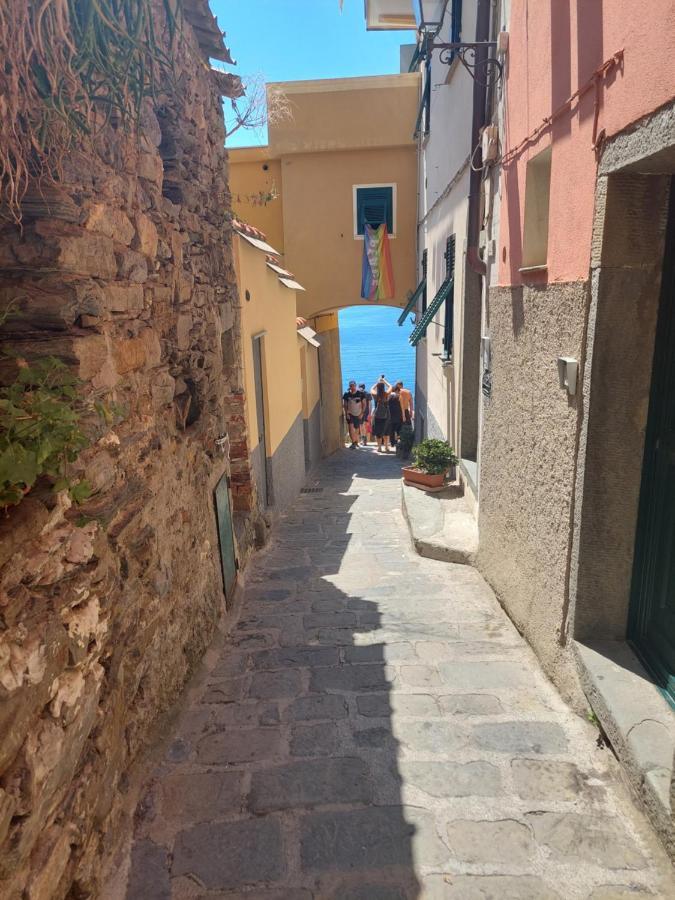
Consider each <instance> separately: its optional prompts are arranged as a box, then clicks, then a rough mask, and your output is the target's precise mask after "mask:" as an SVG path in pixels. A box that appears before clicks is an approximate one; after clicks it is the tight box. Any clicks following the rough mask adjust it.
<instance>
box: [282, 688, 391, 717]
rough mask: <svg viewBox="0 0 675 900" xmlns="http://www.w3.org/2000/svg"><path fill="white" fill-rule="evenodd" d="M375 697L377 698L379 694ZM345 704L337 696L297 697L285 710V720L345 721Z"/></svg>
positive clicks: (342, 699)
mask: <svg viewBox="0 0 675 900" xmlns="http://www.w3.org/2000/svg"><path fill="white" fill-rule="evenodd" d="M375 696H377V697H379V696H380V695H379V694H376V695H375ZM347 713H348V710H347V702H346V700H345V699H344V697H340V696H339V695H338V694H314V695H312V696H310V697H298V699H297V700H294V701H293V702H292V703H291V704H290V706H289V707H288V709H287V710H286V718H288V719H290V720H291V721H312V720H314V719H329V720H330V721H335V720H336V719H345V718H346V717H347Z"/></svg>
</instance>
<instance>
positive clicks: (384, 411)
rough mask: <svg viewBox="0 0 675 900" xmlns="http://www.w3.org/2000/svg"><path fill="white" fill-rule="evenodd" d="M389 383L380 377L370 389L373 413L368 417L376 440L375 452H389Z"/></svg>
mask: <svg viewBox="0 0 675 900" xmlns="http://www.w3.org/2000/svg"><path fill="white" fill-rule="evenodd" d="M390 387H391V385H389V384H388V383H387V382H386V381H384V380H383V379H381V380H380V381H378V382H377V384H374V385H373V386H372V388H371V390H370V393H371V394H372V395H373V413H372V416H371V419H370V423H371V429H372V432H373V435H374V437H375V440H376V441H377V452H378V453H382V448H383V447H384V452H385V453H389V388H390Z"/></svg>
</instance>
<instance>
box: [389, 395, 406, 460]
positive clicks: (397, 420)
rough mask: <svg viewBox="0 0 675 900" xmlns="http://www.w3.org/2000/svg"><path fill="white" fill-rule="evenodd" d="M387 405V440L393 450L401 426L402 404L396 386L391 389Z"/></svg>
mask: <svg viewBox="0 0 675 900" xmlns="http://www.w3.org/2000/svg"><path fill="white" fill-rule="evenodd" d="M387 404H388V406H389V438H390V441H391V446H392V449H393V450H395V449H396V442H397V441H398V437H399V435H400V433H401V428H402V426H403V403H402V401H401V394H400V389H399V388H398V386H394V387H393V388H392V389H391V391H390V393H389V400H388V401H387Z"/></svg>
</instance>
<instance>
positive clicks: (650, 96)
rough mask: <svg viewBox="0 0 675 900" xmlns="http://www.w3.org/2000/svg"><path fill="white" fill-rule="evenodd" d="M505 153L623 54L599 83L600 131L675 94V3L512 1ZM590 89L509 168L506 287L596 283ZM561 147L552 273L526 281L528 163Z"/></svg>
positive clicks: (615, 128)
mask: <svg viewBox="0 0 675 900" xmlns="http://www.w3.org/2000/svg"><path fill="white" fill-rule="evenodd" d="M509 36H510V37H509V41H510V43H509V51H508V61H507V67H506V76H505V128H504V136H503V146H502V155H503V156H506V154H508V153H509V151H510V150H512V149H514V148H516V147H517V146H518V145H519V144H520V143H521V141H523V140H524V139H525V138H526V137H528V135H530V134H532V132H533V131H534V130H535V129H536V128H537V127H538V126H540V125H541V123H542V121H543V120H544V119H545V118H546V117H548V116H550V115H551V113H552V112H553V111H554V110H556V109H557V108H558V107H560V105H561V104H563V103H564V101H565V100H567V98H568V97H570V96H571V95H572V94H573V93H574V92H575V91H576V90H577V89H578V88H580V87H581V86H582V85H584V84H585V83H586V82H587V81H588V80H589V79H590V78H591V76H592V75H593V72H594V71H595V70H596V69H597V68H598V67H599V66H601V65H602V64H603V63H604V62H605V61H606V60H608V59H610V58H611V57H612V56H613V55H614V54H615V53H617V52H619V51H623V59H622V62H621V64H620V65H618V66H616V67H614V68H613V69H611V70H610V71H609V73H608V74H607V75H605V76H604V77H603V78H601V79H600V82H599V93H598V96H599V103H598V111H597V126H596V127H597V133H599V134H601V133H602V132H603V131H604V134H605V136H606V137H608V138H609V137H612V136H613V135H615V134H616V133H617V132H619V131H622V130H623V129H625V128H626V127H627V126H628V125H630V124H631V123H632V122H635V121H636V120H638V119H640V118H641V117H643V116H644V115H646V114H648V113H650V112H652V111H654V110H656V109H658V108H659V107H660V106H663V105H664V104H665V103H667V102H668V101H670V100H672V98H673V96H675V0H644V2H641V3H636V2H635V0H511V19H510V23H509ZM595 118H596V91H595V89H591V90H589V91H588V92H587V93H585V94H584V95H583V96H582V97H581V98H580V99H579V100H577V101H575V102H574V103H572V105H571V106H570V107H569V108H568V109H567V110H566V111H565V112H563V114H562V115H560V116H559V117H557V118H556V120H555V122H554V123H553V124H552V125H551V126H550V127H549V128H547V129H545V130H544V131H543V132H542V133H541V134H540V135H539V136H538V138H536V139H535V140H534V141H533V142H532V143H531V144H529V145H528V146H527V147H525V148H524V149H523V151H522V152H520V153H519V154H518V155H516V156H515V158H513V159H512V160H511V161H510V162H508V161H507V162H506V163H505V164H504V166H503V169H502V183H501V193H502V218H501V231H500V244H499V251H498V252H499V259H500V269H499V283H500V284H501V285H518V284H522V283H523V282H524V281H527V282H528V283H547V282H549V283H550V282H556V281H557V282H565V281H578V280H583V279H586V278H587V277H588V270H589V263H590V246H591V231H592V222H593V203H594V192H595V178H596V169H597V154H596V151H595V149H594V147H593V134H594V125H595ZM551 144H553V151H552V161H551V193H550V207H549V236H548V269H547V271H546V272H538V273H529V274H522V275H521V273H520V272H519V268H520V267H521V266H522V239H523V211H524V203H525V171H526V166H527V161H528V160H529V159H530V158H531V157H533V156H536V155H537V154H538V153H540V152H541V151H542V150H544V149H546V148H547V147H548V146H550V145H551Z"/></svg>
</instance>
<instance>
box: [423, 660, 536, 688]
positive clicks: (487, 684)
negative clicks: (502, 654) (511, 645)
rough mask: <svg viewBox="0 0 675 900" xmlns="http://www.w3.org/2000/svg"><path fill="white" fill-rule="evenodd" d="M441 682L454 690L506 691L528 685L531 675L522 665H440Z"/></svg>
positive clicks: (496, 661)
mask: <svg viewBox="0 0 675 900" xmlns="http://www.w3.org/2000/svg"><path fill="white" fill-rule="evenodd" d="M438 670H439V672H440V674H441V678H442V679H443V681H444V682H445V683H446V684H447V685H449V686H451V687H452V688H454V689H455V690H462V691H472V690H477V691H480V690H483V689H485V688H487V689H488V690H489V689H490V688H499V689H500V690H508V689H509V688H518V687H522V686H525V685H529V684H530V681H531V678H532V675H531V673H530V672H529V671H528V668H527V667H526V666H525V665H524V664H523V663H517V662H510V661H503V660H492V661H491V662H490V663H489V665H488V664H486V663H484V662H451V663H441V664H440V665H439V667H438Z"/></svg>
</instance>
